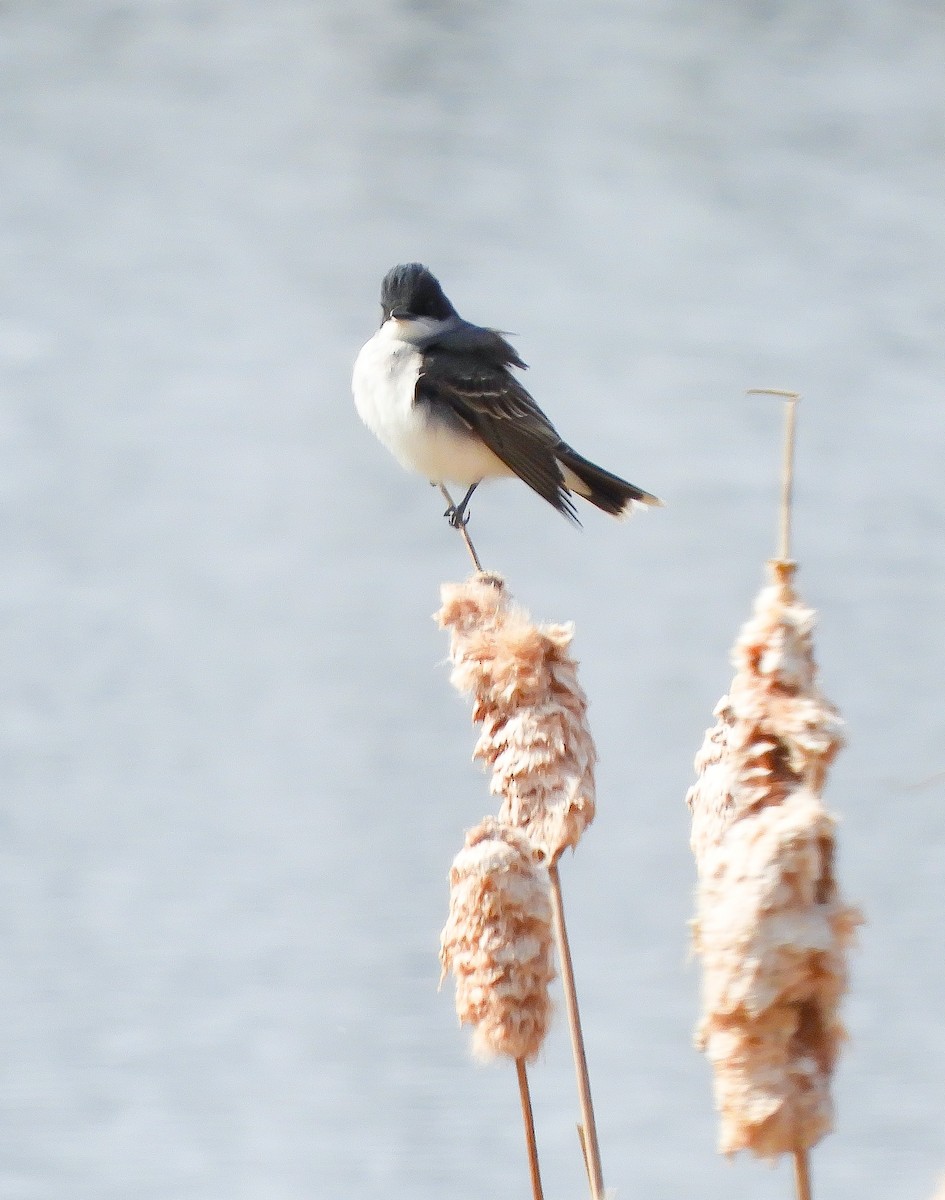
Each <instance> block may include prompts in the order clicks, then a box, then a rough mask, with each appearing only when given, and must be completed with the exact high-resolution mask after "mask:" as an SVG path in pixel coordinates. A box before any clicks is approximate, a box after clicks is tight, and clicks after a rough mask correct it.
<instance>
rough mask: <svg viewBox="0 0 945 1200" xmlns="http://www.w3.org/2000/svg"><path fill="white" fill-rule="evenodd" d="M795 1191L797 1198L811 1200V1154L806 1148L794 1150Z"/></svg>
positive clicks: (798, 1199)
mask: <svg viewBox="0 0 945 1200" xmlns="http://www.w3.org/2000/svg"><path fill="white" fill-rule="evenodd" d="M794 1191H795V1192H796V1194H797V1200H811V1195H812V1193H811V1190H810V1156H809V1154H808V1152H807V1151H806V1150H795V1151H794Z"/></svg>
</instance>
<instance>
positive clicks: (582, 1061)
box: [548, 862, 604, 1200]
mask: <svg viewBox="0 0 945 1200" xmlns="http://www.w3.org/2000/svg"><path fill="white" fill-rule="evenodd" d="M548 878H549V882H550V884H551V910H552V913H553V915H554V927H555V942H556V944H557V947H558V964H559V967H560V969H561V985H562V988H563V989H564V1003H565V1008H566V1009H567V1013H568V1029H569V1031H570V1034H571V1049H572V1051H573V1054H574V1070H575V1073H576V1076H577V1089H578V1103H579V1105H580V1108H581V1122H582V1123H581V1125H579V1126H578V1136H579V1138H580V1141H581V1151H582V1153H583V1154H584V1165H585V1167H586V1168H587V1178H588V1183H589V1184H590V1187H591V1195H592V1196H593V1197H594V1200H604V1171H603V1167H602V1166H601V1160H600V1143H599V1142H598V1140H597V1120H596V1118H595V1116H594V1102H593V1099H592V1098H591V1080H590V1075H589V1073H588V1069H587V1055H586V1053H585V1051H584V1031H583V1029H582V1028H581V1011H580V1009H579V1007H578V998H577V989H576V987H575V985H574V965H573V963H572V962H571V943H570V941H569V940H568V929H567V926H566V924H565V920H564V901H563V900H562V897H561V877H560V876H559V874H558V864H557V862H555V863H552V865H551V867H550V868H549V870H548Z"/></svg>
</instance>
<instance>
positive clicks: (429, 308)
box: [352, 262, 662, 527]
mask: <svg viewBox="0 0 945 1200" xmlns="http://www.w3.org/2000/svg"><path fill="white" fill-rule="evenodd" d="M381 309H382V317H381V325H380V328H379V329H378V330H377V332H376V333H375V334H374V336H373V337H372V338H370V340H369V341H368V342H367V343H366V344H365V345H364V346H363V347H362V349H361V351H360V353H359V354H358V357H357V360H356V362H355V365H354V374H353V378H352V390H353V392H354V401H355V407H356V409H357V411H358V414H359V416H360V417H361V419H362V421H363V422H364V424H365V425H367V427H368V428H369V429H370V430H371V431H372V433H374V434H375V436H376V437H377V438H378V439H379V440H380V441H381V443H382V444H383V445H384V446H386V447H387V449H388V450H389V451H390V452H391V453H392V454H393V455H394V457H395V458H396V459H398V460H399V461H400V463H401V464H402V465H403V466H404V467H406V468H408V469H409V470H413V471H416V472H418V473H419V474H421V475H424V476H426V478H427V479H428V480H429V481H430V482H431V483H432V484H437V485H439V486H440V487H441V488H443V489H445V485H446V484H447V483H455V484H459V485H460V486H461V487H465V488H466V489H467V490H466V494H465V496H464V497H463V499H462V500H461V501H460V502H459V504H455V505H454V504H451V505H450V508H449V509H447V512H446V514H445V515H446V516H447V517H448V518H449V520H450V523H451V524H452V525H453V526H454V527H461V526H464V525H465V523H466V521H467V520H468V505H469V501H470V498H471V496H472V494H473V492H474V491H475V490H476V488H477V487H478V486H479V484H480V483H482V481H483V480H486V479H495V478H501V477H503V476H518V478H519V479H521V480H522V481H523V483H526V484H527V485H528V486H529V487H530V488H532V490H533V491H535V492H537V493H538V495H539V496H541V497H542V499H544V500H547V501H548V503H549V504H550V505H551V506H552V507H553V508H554V509H556V510H557V511H558V512H559V513H561V514H562V515H563V516H565V517H567V518H568V519H569V520H571V521H573V522H574V523H575V524H580V520H579V518H578V513H577V508H576V506H575V504H574V499H573V497H574V496H581V497H583V498H584V499H585V500H588V501H590V503H591V504H593V505H596V507H597V508H599V509H601V510H603V511H604V512H605V513H610V514H611V515H613V516H615V517H624V516H628V515H629V514H630V513H631V512H632V511H633V510H634V509H636V508H639V507H644V506H653V505H661V504H662V501H661V500H659V499H658V498H657V497H656V496H653V495H651V494H650V493H649V492H645V491H643V489H642V488H639V487H636V486H635V485H634V484H632V483H628V482H627V481H626V480H625V479H621V478H620V476H618V475H614V474H612V473H611V472H610V471H605V470H604V468H603V467H599V466H597V465H596V464H595V463H592V462H590V461H589V460H588V459H586V458H584V457H583V456H582V455H580V454H578V452H577V451H576V450H574V449H572V447H571V446H569V445H568V443H567V442H565V441H564V440H563V439H562V438H561V436H560V434H559V433H558V432H557V430H556V429H555V427H554V426H553V425H552V423H551V421H550V420H549V419H548V417H546V416H545V414H544V413H543V412H542V410H541V409H540V408H539V407H538V405H537V404H536V402H535V401H534V399H533V398H532V396H531V395H530V394H529V393H528V392H527V391H526V390H525V388H524V387H523V386H522V384H521V383H520V382H519V380H518V378H517V377H516V375H514V374H513V370H525V368H526V364H525V363H524V362H523V361H522V359H521V358H520V357H519V355H518V353H517V352H516V350H515V349H514V348H513V347H512V346H511V345H510V344H509V342H507V341H506V339H505V337H504V336H503V333H502V332H501V331H499V330H497V329H490V328H487V327H485V326H481V325H474V324H472V323H471V322H470V321H465V320H463V318H462V317H461V316H460V315H459V313H458V312H457V311H456V309H455V308H454V307H453V305H452V303H451V302H450V301H449V299H447V296H446V294H445V292H444V291H443V288H442V287H441V286H440V282H439V280H438V279H437V278H436V276H435V275H433V273H432V272H431V271H430V270H429V268H428V267H425V266H424V265H423V264H422V263H418V262H410V263H401V264H399V265H398V266H395V267H392V268H391V270H390V271H388V272H387V274H386V275H385V276H384V279H383V282H382V284H381Z"/></svg>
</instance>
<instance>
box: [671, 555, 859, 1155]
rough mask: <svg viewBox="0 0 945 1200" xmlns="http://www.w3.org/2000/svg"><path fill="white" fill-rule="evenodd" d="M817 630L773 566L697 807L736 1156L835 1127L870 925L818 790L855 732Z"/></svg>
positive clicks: (709, 996) (730, 1147) (709, 1016)
mask: <svg viewBox="0 0 945 1200" xmlns="http://www.w3.org/2000/svg"><path fill="white" fill-rule="evenodd" d="M813 625H814V613H813V611H812V610H810V609H808V608H806V607H805V606H804V605H803V604H802V603H801V602H800V601H799V600H798V599H797V597H796V595H795V593H794V591H793V588H792V587H791V568H790V566H789V565H788V564H785V563H775V564H774V566H773V578H772V581H771V584H770V586H768V587H766V588H765V589H763V591H762V592H761V594H760V595H759V597H758V599H757V601H756V605H755V613H754V616H753V618H752V620H750V621H749V622H748V623H747V624H746V625H745V627H744V628H743V630H742V632H741V634H740V636H739V639H738V641H737V643H736V646H735V650H734V653H733V661H734V664H735V667H736V673H735V678H734V679H733V681H732V685H731V688H730V689H729V694H728V695H727V696H725V697H723V698H722V700H721V701H720V703H719V705H718V706H717V708H716V710H715V715H716V716H717V717H718V718H719V720H718V723H717V724H716V725H715V726H714V727H713V728H712V729H710V730H709V731H708V733H707V735H706V740H705V742H704V743H703V746H702V749H701V750H700V752H699V755H698V756H697V758H696V769H697V771H698V772H699V778H698V781H697V782H696V784H695V785H694V786H693V787H692V788H691V789H690V791H689V795H688V797H687V802H688V804H689V808H690V810H691V812H692V848H693V852H694V854H695V857H696V863H697V867H698V875H699V886H698V914H697V917H696V919H695V920H694V922H693V940H694V945H695V949H696V951H697V952H698V954H699V955H700V957H701V959H702V964H703V984H702V999H703V1015H702V1019H701V1021H700V1024H699V1030H698V1033H697V1043H698V1045H699V1046H700V1048H702V1049H703V1050H704V1051H705V1052H706V1054H707V1056H708V1057H709V1059H710V1061H711V1062H712V1064H713V1067H714V1075H715V1094H716V1103H717V1106H718V1108H719V1111H720V1113H721V1118H722V1125H721V1134H720V1149H721V1150H722V1151H723V1152H724V1153H734V1152H735V1151H737V1150H741V1149H750V1150H751V1151H752V1152H753V1153H755V1154H757V1155H760V1156H762V1157H773V1156H776V1155H778V1154H781V1153H786V1152H790V1151H794V1150H804V1149H808V1148H809V1147H810V1146H812V1145H813V1144H814V1143H815V1142H817V1141H818V1140H819V1139H820V1138H821V1137H823V1135H824V1134H825V1133H828V1132H829V1131H830V1129H831V1128H832V1126H833V1110H832V1102H831V1097H830V1079H831V1076H832V1074H833V1070H834V1066H835V1063H836V1060H837V1056H838V1053H839V1050H840V1046H841V1044H842V1042H843V1039H844V1030H843V1025H842V1023H841V1021H840V1018H839V1003H840V999H841V997H842V995H843V994H844V992H845V991H846V988H847V967H846V952H847V949H848V948H849V946H850V944H851V942H852V940H853V937H854V933H855V930H856V927H857V925H858V924H860V923H861V921H862V917H861V916H860V913H859V912H858V910H857V909H855V908H853V907H851V906H849V905H847V904H844V903H843V902H842V901H841V899H840V896H839V889H838V886H837V881H836V877H835V874H834V854H835V821H834V819H833V817H831V816H830V814H829V813H828V812H827V811H826V809H825V808H824V807H823V804H822V802H821V799H820V796H819V791H820V789H821V787H822V786H823V783H824V780H825V776H826V771H827V767H828V765H829V764H830V762H831V761H832V760H833V758H834V756H835V755H836V753H837V751H838V750H839V749H840V747H841V745H842V732H841V730H842V722H841V720H840V717H839V715H838V713H837V711H836V709H834V708H833V706H832V705H830V704H829V703H828V702H827V701H826V700H825V699H824V697H823V695H822V694H821V693H820V691H819V688H818V687H817V683H816V666H815V663H814V657H813V641H812V631H813Z"/></svg>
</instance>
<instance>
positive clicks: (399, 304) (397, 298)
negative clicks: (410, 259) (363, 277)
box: [381, 263, 456, 321]
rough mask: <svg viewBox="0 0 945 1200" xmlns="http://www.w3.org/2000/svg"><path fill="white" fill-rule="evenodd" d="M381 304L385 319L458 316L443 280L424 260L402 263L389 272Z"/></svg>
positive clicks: (382, 288)
mask: <svg viewBox="0 0 945 1200" xmlns="http://www.w3.org/2000/svg"><path fill="white" fill-rule="evenodd" d="M381 307H382V308H383V310H384V320H385V321H386V320H387V318H388V317H400V318H403V319H409V318H411V317H413V318H416V317H432V318H433V319H434V320H437V321H445V320H446V319H447V318H449V317H455V316H456V309H455V308H454V307H453V306H452V304H450V302H449V300H447V298H446V296H445V295H444V292H443V289H442V288H441V287H440V283H439V280H438V279H437V278H436V276H435V275H433V274H432V273H431V272H430V271H428V270H427V268H426V267H425V266H423V264H422V263H401V264H400V265H399V266H397V267H392V268H391V269H390V270H389V271H388V272H387V274H386V275H385V276H384V282H383V283H382V284H381Z"/></svg>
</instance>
